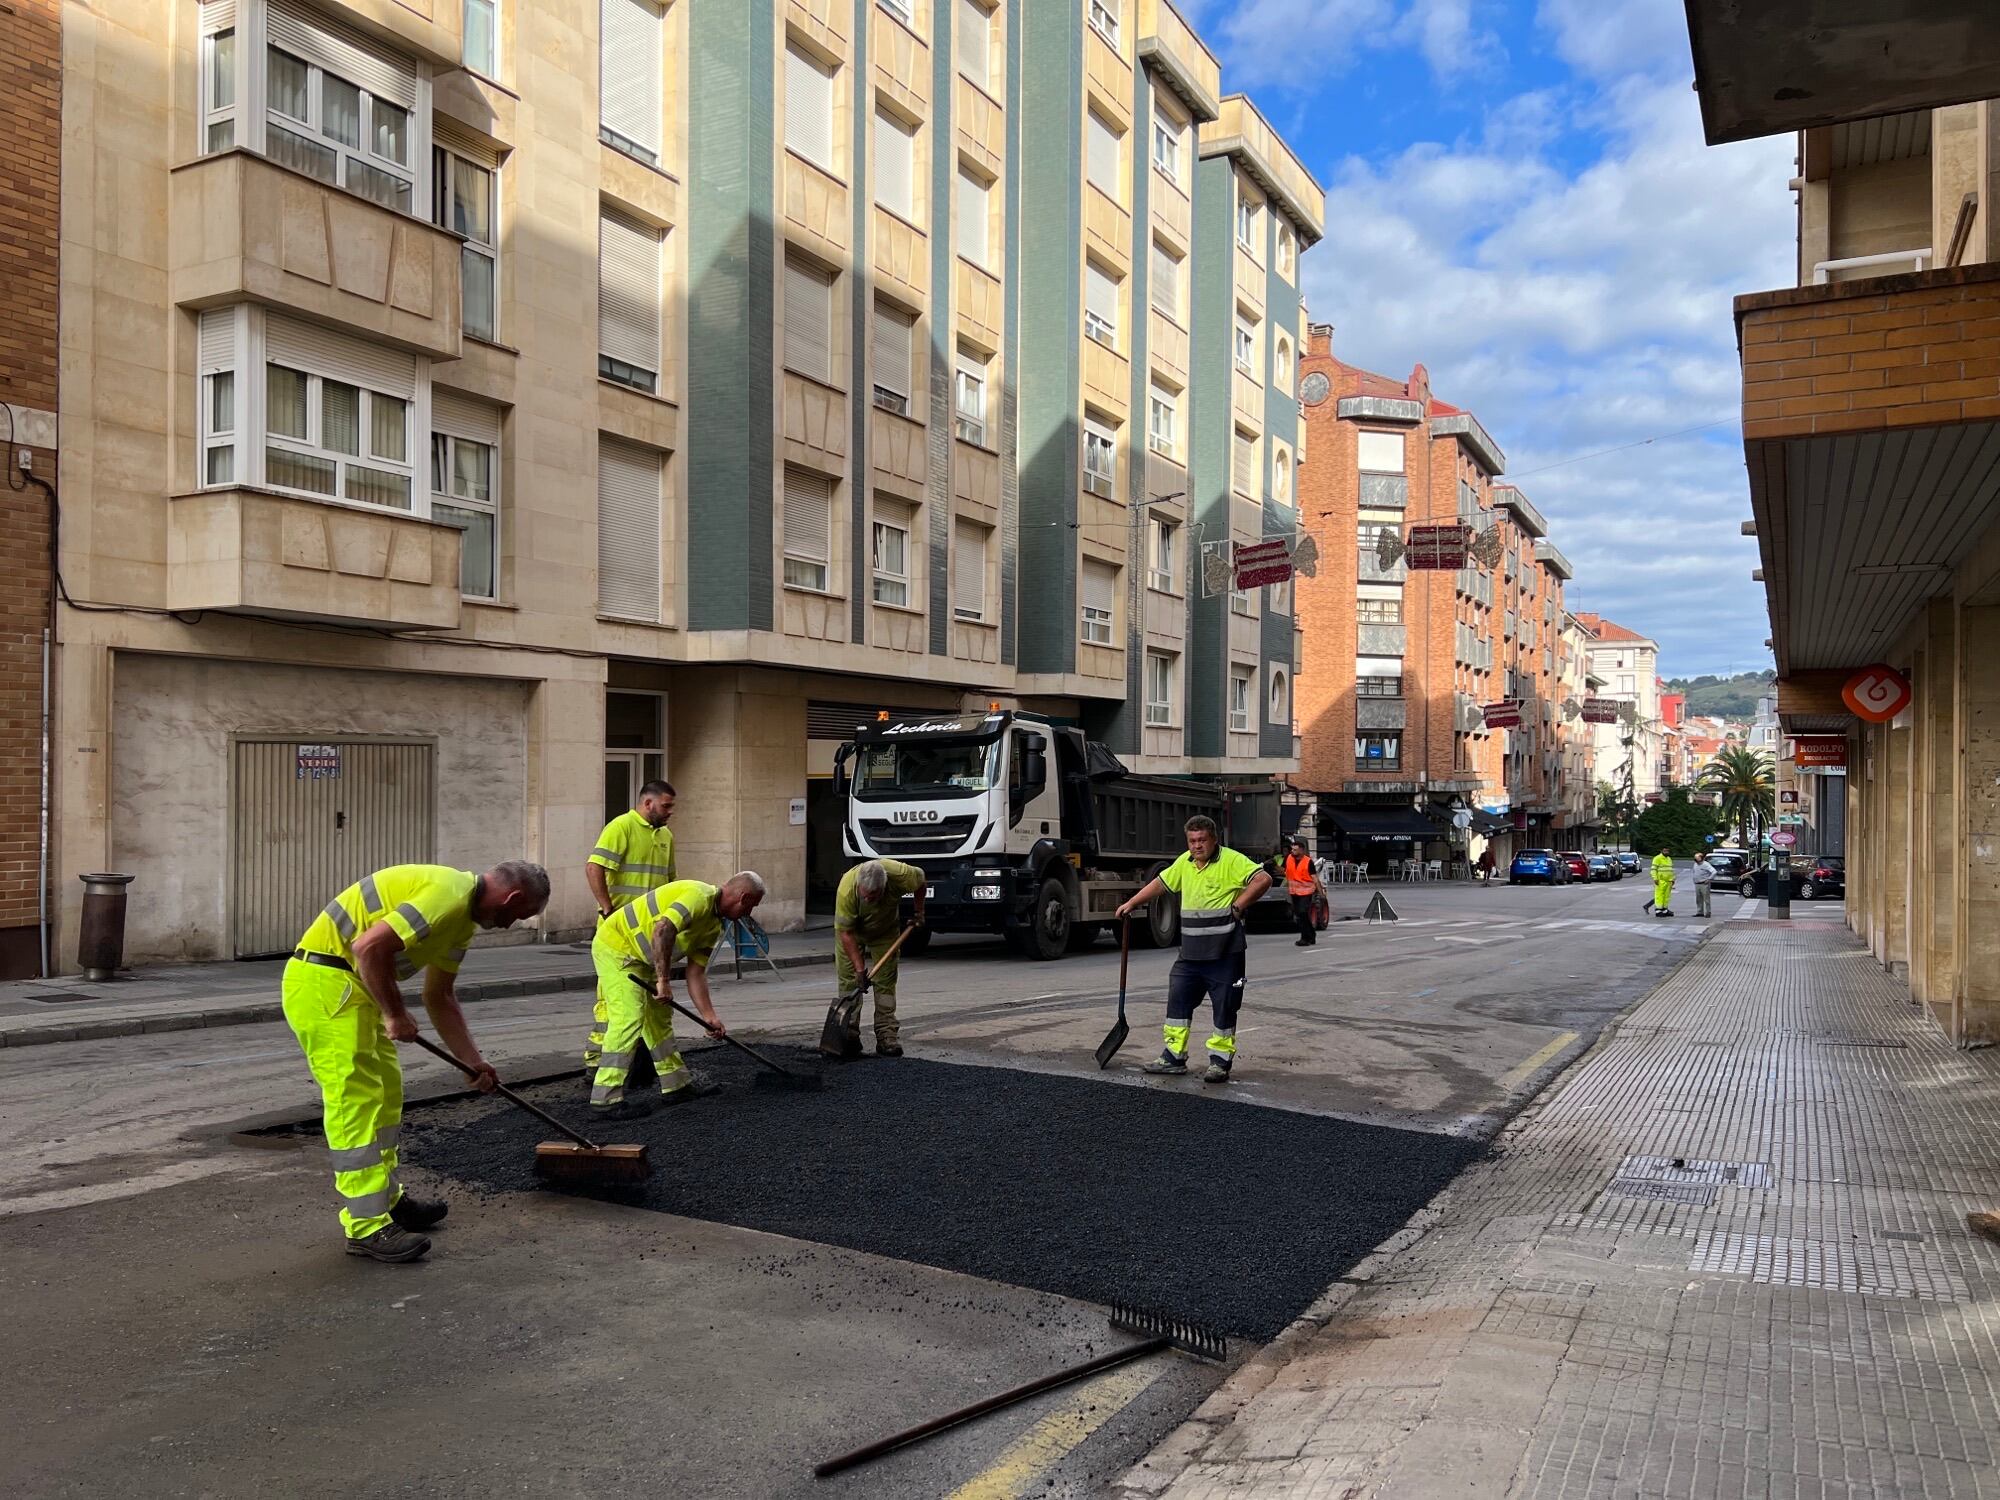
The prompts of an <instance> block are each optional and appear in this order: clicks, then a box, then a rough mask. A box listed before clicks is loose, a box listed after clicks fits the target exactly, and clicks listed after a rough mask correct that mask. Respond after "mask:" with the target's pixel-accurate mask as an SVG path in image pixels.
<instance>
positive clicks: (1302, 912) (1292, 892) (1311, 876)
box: [1285, 839, 1321, 948]
mask: <svg viewBox="0 0 2000 1500" xmlns="http://www.w3.org/2000/svg"><path fill="white" fill-rule="evenodd" d="M1320 889H1321V887H1320V883H1319V875H1318V874H1317V872H1315V871H1314V869H1313V862H1312V856H1311V855H1310V854H1308V853H1306V841H1305V840H1304V839H1293V840H1292V848H1291V852H1290V853H1288V854H1287V855H1286V856H1285V894H1286V895H1287V896H1289V897H1291V901H1292V920H1293V921H1294V922H1295V923H1297V924H1298V929H1299V940H1298V942H1297V943H1296V944H1295V945H1294V946H1296V947H1300V948H1310V947H1312V946H1313V945H1314V944H1315V943H1317V942H1318V941H1319V930H1318V928H1317V926H1316V925H1315V924H1314V920H1313V910H1314V905H1315V903H1316V901H1317V900H1318V897H1319V894H1320Z"/></svg>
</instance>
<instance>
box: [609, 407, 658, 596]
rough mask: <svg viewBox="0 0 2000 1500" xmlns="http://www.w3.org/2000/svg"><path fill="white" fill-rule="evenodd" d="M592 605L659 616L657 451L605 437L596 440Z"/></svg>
mask: <svg viewBox="0 0 2000 1500" xmlns="http://www.w3.org/2000/svg"><path fill="white" fill-rule="evenodd" d="M597 607H598V609H599V610H600V611H602V612H603V613H604V614H607V615H617V616H619V617H620V618H622V619H627V620H657V619H659V617H660V456H659V454H657V453H655V452H654V451H653V450H652V449H650V448H641V447H639V446H638V445H637V444H636V443H624V442H620V441H618V440H617V439H615V438H607V437H600V438H598V440H597Z"/></svg>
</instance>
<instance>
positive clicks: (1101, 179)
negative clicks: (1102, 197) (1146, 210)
mask: <svg viewBox="0 0 2000 1500" xmlns="http://www.w3.org/2000/svg"><path fill="white" fill-rule="evenodd" d="M1087 117H1088V124H1087V126H1086V134H1087V135H1088V137H1089V142H1090V144H1089V156H1088V158H1087V160H1088V162H1089V171H1090V180H1091V181H1092V182H1094V183H1096V184H1097V186H1098V187H1099V188H1100V189H1102V190H1103V191H1104V192H1105V193H1106V194H1108V195H1109V196H1110V198H1111V201H1112V202H1114V203H1115V202H1117V201H1118V132H1117V131H1115V130H1113V129H1112V128H1111V126H1110V125H1109V124H1107V123H1106V122H1105V119H1104V116H1102V115H1100V114H1099V113H1098V112H1097V111H1096V110H1094V109H1093V110H1090V111H1088V112H1087Z"/></svg>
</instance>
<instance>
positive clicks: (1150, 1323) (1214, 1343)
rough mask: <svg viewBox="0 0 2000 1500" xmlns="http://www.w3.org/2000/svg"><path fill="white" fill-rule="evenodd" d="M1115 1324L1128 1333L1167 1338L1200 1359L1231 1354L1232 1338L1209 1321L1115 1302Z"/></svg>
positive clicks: (1185, 1351) (1115, 1326)
mask: <svg viewBox="0 0 2000 1500" xmlns="http://www.w3.org/2000/svg"><path fill="white" fill-rule="evenodd" d="M1111 1326H1112V1327H1113V1328H1116V1329H1118V1330H1120V1331H1121V1332H1124V1333H1136V1334H1138V1335H1139V1336H1140V1337H1141V1338H1148V1339H1166V1340H1168V1341H1169V1342H1171V1343H1172V1344H1173V1346H1174V1347H1175V1348H1176V1349H1179V1350H1181V1351H1183V1352H1184V1353H1187V1354H1192V1355H1193V1356H1194V1357H1195V1358H1197V1359H1210V1360H1217V1361H1220V1360H1223V1359H1226V1358H1227V1357H1228V1355H1229V1341H1228V1340H1227V1339H1226V1338H1224V1337H1223V1336H1222V1334H1221V1333H1220V1332H1218V1331H1217V1330H1215V1329H1213V1328H1210V1327H1208V1326H1207V1325H1206V1324H1202V1323H1192V1322H1189V1321H1188V1320H1187V1319H1186V1318H1174V1317H1169V1316H1167V1315H1166V1314H1164V1313H1156V1312H1150V1311H1148V1310H1147V1309H1145V1308H1143V1307H1131V1306H1128V1305H1126V1304H1125V1303H1123V1302H1114V1303H1112V1305H1111Z"/></svg>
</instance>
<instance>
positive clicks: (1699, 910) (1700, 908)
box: [1694, 853, 1715, 917]
mask: <svg viewBox="0 0 2000 1500" xmlns="http://www.w3.org/2000/svg"><path fill="white" fill-rule="evenodd" d="M1714 884H1715V866H1714V865H1712V864H1710V863H1709V862H1708V855H1707V854H1706V853H1702V854H1697V855H1695V857H1694V914H1695V915H1696V916H1697V917H1705V916H1707V915H1709V910H1708V896H1709V888H1710V887H1711V886H1713V885H1714Z"/></svg>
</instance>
